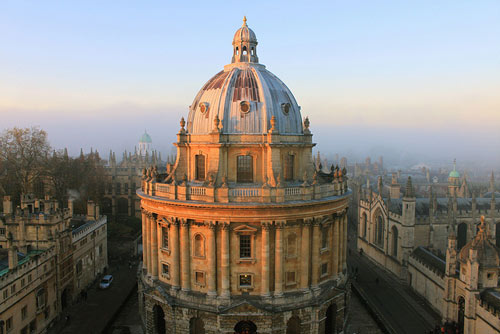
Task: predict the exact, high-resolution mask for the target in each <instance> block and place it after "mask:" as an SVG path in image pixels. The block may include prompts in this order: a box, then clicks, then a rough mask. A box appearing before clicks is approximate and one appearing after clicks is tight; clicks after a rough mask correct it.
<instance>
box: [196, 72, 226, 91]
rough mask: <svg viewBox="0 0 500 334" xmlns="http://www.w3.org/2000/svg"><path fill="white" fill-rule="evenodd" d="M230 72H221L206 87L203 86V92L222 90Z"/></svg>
mask: <svg viewBox="0 0 500 334" xmlns="http://www.w3.org/2000/svg"><path fill="white" fill-rule="evenodd" d="M229 73H230V72H224V71H220V72H219V73H217V74H216V75H215V76H214V77H212V79H210V80H209V81H208V82H207V83H206V84H205V86H203V88H202V90H210V89H220V88H222V85H223V84H224V81H225V80H226V78H227V76H228V75H229Z"/></svg>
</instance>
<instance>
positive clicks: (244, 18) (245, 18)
mask: <svg viewBox="0 0 500 334" xmlns="http://www.w3.org/2000/svg"><path fill="white" fill-rule="evenodd" d="M243 25H244V26H246V25H247V17H246V16H243Z"/></svg>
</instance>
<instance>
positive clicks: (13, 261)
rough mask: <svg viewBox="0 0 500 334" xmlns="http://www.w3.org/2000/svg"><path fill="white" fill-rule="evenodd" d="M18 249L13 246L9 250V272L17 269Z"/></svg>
mask: <svg viewBox="0 0 500 334" xmlns="http://www.w3.org/2000/svg"><path fill="white" fill-rule="evenodd" d="M17 263H18V260H17V247H15V246H13V247H10V248H9V270H12V269H14V268H16V267H17Z"/></svg>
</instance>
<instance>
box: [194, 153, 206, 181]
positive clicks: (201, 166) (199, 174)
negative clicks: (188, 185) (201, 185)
mask: <svg viewBox="0 0 500 334" xmlns="http://www.w3.org/2000/svg"><path fill="white" fill-rule="evenodd" d="M195 164H196V170H195V178H196V180H198V181H205V156H204V155H203V154H197V155H196V157H195Z"/></svg>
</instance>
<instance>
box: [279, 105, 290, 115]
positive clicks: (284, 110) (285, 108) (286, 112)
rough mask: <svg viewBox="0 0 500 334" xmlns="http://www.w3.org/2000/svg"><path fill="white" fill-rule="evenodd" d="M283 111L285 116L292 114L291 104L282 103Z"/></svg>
mask: <svg viewBox="0 0 500 334" xmlns="http://www.w3.org/2000/svg"><path fill="white" fill-rule="evenodd" d="M281 111H282V112H283V114H285V115H288V113H289V112H290V103H282V104H281Z"/></svg>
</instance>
